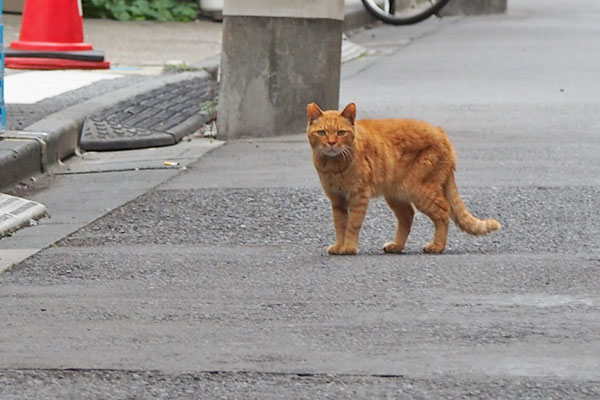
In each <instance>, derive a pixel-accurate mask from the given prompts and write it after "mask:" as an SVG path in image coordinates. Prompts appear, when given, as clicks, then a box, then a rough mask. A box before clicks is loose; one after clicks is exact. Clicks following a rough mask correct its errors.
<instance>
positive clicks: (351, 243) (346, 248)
mask: <svg viewBox="0 0 600 400" xmlns="http://www.w3.org/2000/svg"><path fill="white" fill-rule="evenodd" d="M368 205H369V197H368V196H366V195H361V196H356V197H354V198H352V199H350V201H349V203H348V221H347V223H346V233H345V240H344V245H343V246H342V247H341V249H340V252H339V253H337V254H347V255H354V254H358V236H359V234H360V228H361V227H362V223H363V221H364V219H365V214H366V213H367V207H368Z"/></svg>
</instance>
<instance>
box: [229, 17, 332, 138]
mask: <svg viewBox="0 0 600 400" xmlns="http://www.w3.org/2000/svg"><path fill="white" fill-rule="evenodd" d="M342 24H343V21H342V20H338V19H326V18H314V19H313V18H294V17H258V16H234V15H227V14H225V17H224V22H223V44H222V52H221V84H220V91H219V105H218V109H217V115H218V119H217V125H218V135H219V138H225V139H232V138H238V137H244V136H249V137H264V136H277V135H287V134H291V133H299V132H302V131H303V130H305V129H306V105H307V104H308V103H310V102H313V101H316V102H317V103H319V105H321V107H323V108H327V109H329V108H337V107H338V101H339V86H340V64H341V60H340V59H341V42H342Z"/></svg>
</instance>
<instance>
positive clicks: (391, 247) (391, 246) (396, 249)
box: [383, 242, 404, 254]
mask: <svg viewBox="0 0 600 400" xmlns="http://www.w3.org/2000/svg"><path fill="white" fill-rule="evenodd" d="M402 250H404V247H403V246H399V245H397V244H396V243H394V242H389V243H386V244H385V246H383V251H384V252H385V253H394V254H398V253H402Z"/></svg>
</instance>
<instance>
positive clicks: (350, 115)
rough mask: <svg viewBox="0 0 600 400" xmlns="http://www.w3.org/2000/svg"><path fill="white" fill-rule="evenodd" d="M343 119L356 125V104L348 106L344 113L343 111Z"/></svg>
mask: <svg viewBox="0 0 600 400" xmlns="http://www.w3.org/2000/svg"><path fill="white" fill-rule="evenodd" d="M342 117H344V118H346V119H347V120H348V121H350V122H352V125H354V120H355V119H356V104H354V103H350V104H348V105H347V106H346V108H344V111H342Z"/></svg>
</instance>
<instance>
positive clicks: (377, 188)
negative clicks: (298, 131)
mask: <svg viewBox="0 0 600 400" xmlns="http://www.w3.org/2000/svg"><path fill="white" fill-rule="evenodd" d="M307 112H308V140H309V142H310V145H311V147H312V151H313V161H314V164H315V167H316V169H317V172H318V173H319V178H320V179H321V184H322V185H323V189H324V190H325V193H326V194H327V197H329V199H330V200H331V207H332V209H333V222H334V225H335V236H336V242H335V244H334V245H332V246H330V247H329V250H328V251H329V254H357V252H358V235H359V231H360V228H361V226H362V223H363V220H364V217H365V213H366V211H367V205H368V203H369V199H370V198H371V197H375V196H383V197H384V198H385V200H386V202H387V203H388V205H389V206H390V207H391V209H392V210H393V211H394V214H396V217H397V218H398V228H397V230H396V236H395V238H394V241H393V242H392V243H388V244H386V245H385V247H384V248H383V250H384V251H385V252H386V253H399V252H401V251H402V250H403V249H404V245H405V243H406V238H407V237H408V234H409V232H410V227H411V225H412V222H413V216H414V209H415V208H416V209H418V210H419V211H421V212H423V213H424V214H426V215H427V216H428V217H429V218H431V220H432V221H433V223H434V224H435V235H434V237H433V242H431V243H428V244H427V245H426V246H425V248H424V249H423V251H425V252H426V253H441V252H442V251H444V248H445V247H446V239H447V236H448V224H449V220H450V218H452V219H453V220H454V222H455V223H456V224H457V225H458V227H459V228H460V229H462V230H463V231H465V232H467V233H469V234H471V235H485V234H486V233H489V232H491V231H495V230H498V229H500V224H499V223H498V221H496V220H495V219H486V220H483V221H482V220H480V219H477V218H475V217H473V215H471V213H469V211H467V209H466V207H465V205H464V204H463V202H462V200H461V198H460V196H459V194H458V189H457V187H456V182H455V181H454V169H455V166H456V161H455V154H454V148H453V147H452V144H451V143H450V140H449V139H448V137H447V136H446V133H445V132H444V131H443V130H442V129H441V128H437V127H434V126H432V125H430V124H428V123H426V122H422V121H415V120H412V119H377V120H368V119H364V120H359V121H356V122H355V117H356V106H355V105H354V103H350V104H348V106H346V108H345V109H344V111H342V112H341V113H340V112H338V111H337V110H329V111H323V110H321V108H319V106H318V105H317V104H316V103H311V104H309V105H308V107H307Z"/></svg>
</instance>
